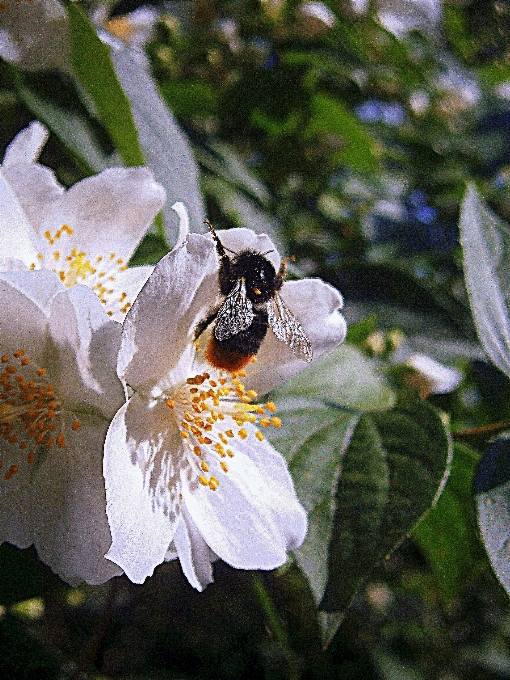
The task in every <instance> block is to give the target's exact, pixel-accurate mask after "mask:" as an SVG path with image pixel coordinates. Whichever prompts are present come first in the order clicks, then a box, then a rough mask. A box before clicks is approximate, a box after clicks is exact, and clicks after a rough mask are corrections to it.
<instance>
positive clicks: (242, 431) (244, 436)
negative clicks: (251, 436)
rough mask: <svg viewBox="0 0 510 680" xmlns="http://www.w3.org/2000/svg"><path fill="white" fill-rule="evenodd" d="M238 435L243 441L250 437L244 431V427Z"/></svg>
mask: <svg viewBox="0 0 510 680" xmlns="http://www.w3.org/2000/svg"><path fill="white" fill-rule="evenodd" d="M237 434H238V435H239V437H241V439H246V437H247V436H248V432H247V431H246V430H245V429H244V427H242V428H241V429H240V430H239V432H238V433H237Z"/></svg>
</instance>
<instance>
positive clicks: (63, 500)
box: [25, 416, 122, 585]
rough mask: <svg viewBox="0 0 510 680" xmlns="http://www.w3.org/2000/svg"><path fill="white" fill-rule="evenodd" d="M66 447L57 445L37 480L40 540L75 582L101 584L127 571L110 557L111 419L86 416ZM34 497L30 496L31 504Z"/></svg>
mask: <svg viewBox="0 0 510 680" xmlns="http://www.w3.org/2000/svg"><path fill="white" fill-rule="evenodd" d="M80 422H81V427H80V429H79V430H78V431H77V432H74V431H73V430H72V429H71V428H69V430H68V431H67V432H66V446H65V447H64V448H61V449H60V448H58V447H55V448H53V449H52V450H51V454H50V455H49V456H48V457H47V458H46V460H45V461H44V462H43V463H42V464H41V466H40V468H39V469H38V470H37V473H36V475H35V476H34V479H33V481H32V488H31V492H32V494H31V495H32V498H31V501H30V505H31V507H32V509H33V514H32V516H33V519H32V522H33V535H34V544H35V547H36V549H37V552H38V555H39V557H40V558H41V559H42V560H43V561H44V562H45V563H46V564H48V565H49V566H50V567H51V568H52V569H53V571H54V572H55V573H57V574H58V575H59V576H60V577H61V578H63V579H64V580H65V581H67V582H68V583H70V584H71V585H78V584H79V583H80V582H81V581H85V582H86V583H88V584H90V585H97V584H99V583H104V582H105V581H108V580H109V579H110V578H112V576H116V575H118V574H121V573H122V571H121V569H119V567H118V566H117V565H115V564H113V563H112V562H110V561H109V560H107V559H105V557H104V555H105V553H106V552H107V550H108V548H109V546H110V543H111V536H110V530H109V527H108V521H107V517H106V509H105V508H106V500H105V492H104V480H103V476H102V451H103V440H104V436H105V434H106V428H107V424H108V423H107V422H106V421H104V422H103V423H102V424H100V423H99V422H98V420H97V418H94V417H92V418H91V417H87V416H84V417H81V420H80ZM27 501H28V499H27V498H26V497H25V502H27Z"/></svg>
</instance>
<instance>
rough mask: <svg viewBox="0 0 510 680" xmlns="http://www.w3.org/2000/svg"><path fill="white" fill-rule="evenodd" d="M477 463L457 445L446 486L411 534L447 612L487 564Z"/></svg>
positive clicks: (469, 452)
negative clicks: (479, 522) (476, 492)
mask: <svg viewBox="0 0 510 680" xmlns="http://www.w3.org/2000/svg"><path fill="white" fill-rule="evenodd" d="M477 462H478V456H477V455H476V454H475V453H474V452H473V451H471V450H470V449H468V448H467V447H466V446H462V445H461V444H456V445H455V448H454V454H453V460H452V467H451V472H450V476H449V477H448V482H447V484H446V487H445V489H444V491H443V493H442V494H441V496H440V498H439V500H438V502H437V504H436V505H435V506H434V507H433V508H431V509H430V510H429V512H428V513H427V514H426V515H425V517H424V518H423V519H422V521H421V522H420V523H419V524H418V526H416V527H415V529H414V530H413V534H412V535H413V538H414V540H415V541H416V542H417V543H418V545H419V546H420V549H421V550H422V552H423V553H424V555H425V556H426V558H427V561H428V563H429V565H430V567H431V569H432V572H433V574H434V577H435V580H436V584H437V587H438V588H439V593H440V596H441V600H442V602H443V605H444V607H445V608H446V609H449V608H450V607H451V605H452V604H453V602H454V600H455V598H456V597H457V596H458V594H459V593H460V592H461V591H462V589H463V588H465V587H466V586H467V585H468V584H469V583H470V581H471V580H472V578H473V577H474V575H475V574H476V573H478V571H479V569H480V567H481V566H482V565H483V563H484V561H485V560H484V554H483V550H482V546H481V544H480V539H479V537H478V532H477V530H476V516H475V507H474V502H473V479H474V475H475V470H476V465H477Z"/></svg>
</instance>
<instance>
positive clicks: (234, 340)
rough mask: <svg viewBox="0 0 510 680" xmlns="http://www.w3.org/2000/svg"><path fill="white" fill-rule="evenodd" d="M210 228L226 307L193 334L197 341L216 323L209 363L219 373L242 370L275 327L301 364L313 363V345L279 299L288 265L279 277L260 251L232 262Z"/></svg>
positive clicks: (245, 252) (244, 252)
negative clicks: (218, 262)
mask: <svg viewBox="0 0 510 680" xmlns="http://www.w3.org/2000/svg"><path fill="white" fill-rule="evenodd" d="M206 223H207V225H208V227H209V229H210V230H211V233H212V236H213V238H214V241H215V244H216V252H217V253H218V257H219V260H220V269H219V272H218V285H219V289H220V293H221V294H222V295H223V296H224V300H223V302H222V303H221V304H220V305H219V306H218V307H217V308H216V309H215V310H213V311H212V312H211V313H210V314H209V315H208V317H207V318H206V319H204V320H203V321H201V322H200V323H199V324H198V325H197V327H196V329H195V339H198V338H199V337H200V335H201V334H202V333H203V332H204V331H205V329H206V328H207V327H208V326H209V325H210V324H211V323H213V321H214V328H213V332H212V334H211V337H210V340H209V343H208V346H207V349H206V351H205V358H206V360H207V361H208V362H209V363H210V364H211V365H212V366H215V367H216V368H220V369H225V370H228V371H231V372H234V371H238V370H240V369H241V368H243V367H244V366H246V365H247V364H248V363H249V362H250V361H251V360H253V359H254V357H255V355H256V354H257V352H258V351H259V349H260V346H261V345H262V342H263V340H264V338H265V337H266V334H267V329H268V328H269V326H271V328H272V330H273V332H274V333H275V335H276V337H277V338H278V339H280V340H282V341H283V342H285V343H286V344H287V345H289V347H290V348H291V349H292V351H293V352H294V353H295V354H296V355H297V356H299V358H302V359H303V360H304V361H311V357H312V353H311V347H310V343H309V340H308V338H307V337H306V335H305V334H304V332H303V330H302V328H301V326H300V325H299V322H298V321H297V320H296V319H295V317H294V316H293V314H292V312H291V311H290V310H289V309H288V308H287V307H286V306H285V304H284V303H283V300H282V299H281V297H280V296H279V294H278V291H279V290H280V289H281V287H282V286H283V280H284V277H285V272H286V260H283V261H282V263H281V265H280V268H279V270H278V271H276V270H275V268H274V267H273V265H272V264H271V262H270V261H269V260H268V259H267V257H266V256H265V255H266V253H259V252H258V251H256V250H249V249H246V250H242V251H241V252H240V253H237V254H234V255H233V257H229V256H228V255H227V252H226V249H225V248H224V246H223V244H222V242H221V241H220V239H219V237H218V235H217V234H216V232H215V231H214V228H213V226H212V225H211V223H210V222H206Z"/></svg>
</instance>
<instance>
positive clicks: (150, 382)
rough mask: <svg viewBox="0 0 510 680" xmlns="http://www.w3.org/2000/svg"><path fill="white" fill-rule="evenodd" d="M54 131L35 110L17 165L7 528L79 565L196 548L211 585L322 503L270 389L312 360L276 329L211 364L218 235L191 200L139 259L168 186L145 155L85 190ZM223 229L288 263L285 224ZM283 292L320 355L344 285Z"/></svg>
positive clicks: (290, 535) (0, 369) (274, 562)
mask: <svg viewBox="0 0 510 680" xmlns="http://www.w3.org/2000/svg"><path fill="white" fill-rule="evenodd" d="M46 138H47V132H46V129H45V128H44V127H43V126H42V125H41V124H40V123H37V122H34V123H32V124H31V125H30V126H29V127H28V128H26V129H25V130H23V131H21V132H20V133H19V134H18V135H17V136H16V137H15V139H14V140H13V141H12V143H11V144H10V146H9V147H8V149H7V151H6V153H5V156H4V160H3V165H2V167H1V169H0V205H1V210H0V308H1V310H2V313H1V314H0V541H9V542H11V543H13V544H15V545H17V546H19V547H28V546H30V545H32V544H33V545H35V547H36V549H37V552H38V554H39V556H40V558H41V559H42V560H44V562H46V563H47V564H48V565H49V566H50V567H51V568H52V569H53V570H54V571H55V572H56V573H57V574H59V575H60V576H61V577H62V578H63V579H65V580H66V581H67V582H68V583H70V584H78V583H79V582H81V581H86V582H87V583H90V584H99V583H103V582H105V581H107V580H108V579H110V578H111V577H112V576H115V575H117V574H120V573H122V572H125V573H126V575H127V576H128V577H129V578H130V579H131V580H132V581H133V582H135V583H142V582H143V581H144V580H145V579H146V578H147V577H148V576H150V575H151V574H152V573H153V571H154V569H155V567H156V566H157V565H159V564H160V563H162V562H163V561H165V560H170V559H174V558H177V557H178V558H179V560H180V563H181V566H182V569H183V572H184V574H185V575H186V577H187V578H188V580H189V582H190V583H191V584H192V585H193V586H194V587H195V588H197V589H199V590H201V589H203V588H204V587H205V586H206V585H207V584H208V583H209V582H211V581H212V567H211V564H212V562H213V561H214V560H215V559H217V558H221V559H223V560H225V561H226V562H227V563H228V564H230V565H232V566H233V567H235V568H242V569H273V568H275V567H278V566H279V565H281V564H283V563H284V562H285V560H286V553H287V551H288V550H293V549H295V548H297V547H298V546H299V545H300V544H301V543H302V541H303V540H304V537H305V533H306V527H307V519H306V513H305V511H304V509H303V507H302V506H301V504H300V502H299V500H298V498H297V496H296V493H295V490H294V486H293V482H292V479H291V476H290V474H289V471H288V468H287V465H286V463H285V461H284V459H283V457H282V456H281V455H280V454H279V453H278V452H277V451H276V450H275V449H274V448H273V447H272V446H271V444H269V443H268V441H267V440H266V438H265V435H264V431H265V429H266V428H269V427H280V426H281V422H280V420H279V418H278V416H277V415H276V410H277V406H276V404H274V403H273V402H272V401H267V400H264V399H263V398H262V397H261V395H264V394H267V393H268V392H269V391H270V390H271V389H273V388H274V387H276V386H278V385H279V384H281V383H282V382H283V381H285V380H286V379H288V378H289V377H290V376H292V375H295V374H296V373H298V372H299V371H301V370H302V369H303V368H304V367H305V366H306V365H307V364H306V363H305V362H303V361H300V360H299V359H297V358H296V357H295V356H294V354H293V353H292V352H291V351H290V349H289V347H287V345H285V343H282V342H280V341H278V340H277V339H276V337H274V336H273V335H272V334H271V333H268V336H267V338H266V340H265V341H264V342H263V344H262V347H261V349H260V351H259V353H258V355H257V359H258V360H257V361H256V362H251V363H250V364H249V365H248V366H247V367H246V370H242V371H237V372H235V373H230V372H227V371H224V370H218V369H215V368H214V367H212V366H209V365H207V363H206V361H205V360H204V358H203V357H204V354H203V352H202V351H201V347H200V343H198V342H196V341H195V339H194V332H195V329H196V326H197V324H198V323H199V322H200V321H201V320H202V319H204V318H205V317H206V316H207V314H208V312H210V310H211V309H213V308H214V307H215V305H216V304H217V302H218V295H219V292H218V266H219V265H218V256H217V253H216V249H215V244H214V242H213V239H212V238H211V236H209V235H208V236H202V235H199V234H191V233H188V220H187V214H186V209H185V207H184V204H182V203H180V204H177V205H176V206H175V210H176V212H177V213H178V214H179V216H180V220H181V233H180V237H179V240H178V242H177V244H176V246H175V247H174V248H173V250H172V251H171V252H170V253H169V254H168V255H167V256H165V257H164V258H163V259H162V260H161V261H160V262H159V263H158V264H157V265H156V267H155V268H153V267H146V266H144V267H128V262H129V260H130V258H131V256H132V255H133V253H134V251H135V249H136V247H137V246H138V244H139V243H140V241H141V239H142V237H143V235H144V234H145V232H146V231H147V229H148V228H149V226H150V225H151V224H152V222H153V219H154V217H155V216H156V215H157V213H158V212H159V211H160V210H161V208H162V206H163V204H164V202H165V191H164V189H163V188H162V187H161V186H160V185H159V184H158V183H157V182H156V181H155V180H154V178H153V175H152V173H151V172H150V171H149V170H148V169H147V168H142V167H139V168H110V169H108V170H105V171H103V172H101V173H100V174H98V175H96V176H93V177H89V178H87V179H84V180H83V181H81V182H78V183H77V184H75V185H74V186H72V187H71V188H70V189H68V190H66V189H65V188H64V187H62V186H61V185H60V184H59V183H58V181H57V180H56V178H55V176H54V174H53V172H52V171H51V170H50V169H49V168H47V167H45V166H43V165H41V164H40V163H39V162H38V158H39V154H40V152H41V149H42V147H43V145H44V143H45V141H46ZM220 233H221V241H222V243H223V245H224V247H225V248H226V249H227V250H228V251H231V252H234V253H236V252H239V251H241V250H242V249H246V248H251V249H253V250H256V251H259V252H263V253H269V258H270V259H271V261H272V262H273V264H274V265H275V266H276V267H278V266H279V264H280V256H279V255H278V252H277V251H276V248H275V246H274V244H273V243H272V242H271V241H270V239H269V238H268V237H267V236H265V235H256V234H255V233H254V232H252V231H250V230H248V229H231V230H228V231H225V232H220ZM281 296H282V299H283V300H284V301H285V302H286V304H288V306H289V308H290V309H292V310H293V312H294V313H295V315H296V317H297V318H299V321H300V323H301V324H302V326H303V328H304V330H305V332H306V334H307V336H308V338H309V340H310V342H311V344H312V347H313V354H314V360H316V359H317V358H319V357H320V356H321V355H322V354H323V353H324V352H326V351H328V350H329V349H331V348H332V347H334V346H335V345H337V344H338V343H340V342H342V341H343V339H344V337H345V333H346V324H345V320H344V318H343V316H342V315H341V314H340V312H339V311H338V310H339V309H340V307H341V305H342V299H341V296H340V294H339V293H338V292H337V291H336V290H335V289H333V288H332V287H331V286H329V285H327V284H326V283H324V282H322V281H320V280H318V279H305V280H301V281H291V282H286V283H284V285H283V288H282V289H281ZM207 332H210V330H209V331H206V333H207Z"/></svg>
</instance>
